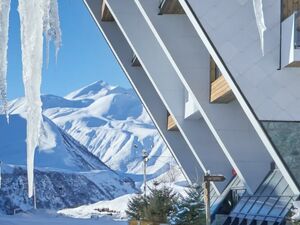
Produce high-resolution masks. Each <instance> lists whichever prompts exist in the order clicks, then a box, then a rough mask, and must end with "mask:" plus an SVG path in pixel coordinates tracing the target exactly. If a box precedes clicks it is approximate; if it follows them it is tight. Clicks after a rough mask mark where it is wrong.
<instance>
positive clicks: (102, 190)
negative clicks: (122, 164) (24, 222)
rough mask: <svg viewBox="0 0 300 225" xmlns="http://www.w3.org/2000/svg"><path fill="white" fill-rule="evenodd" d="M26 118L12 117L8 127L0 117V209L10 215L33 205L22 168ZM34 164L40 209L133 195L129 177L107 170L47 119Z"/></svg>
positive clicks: (131, 182)
mask: <svg viewBox="0 0 300 225" xmlns="http://www.w3.org/2000/svg"><path fill="white" fill-rule="evenodd" d="M24 114H25V113H23V115H19V114H14V115H11V117H10V124H7V123H6V117H5V115H1V116H0V136H1V142H0V160H1V161H2V162H4V166H2V170H1V174H0V175H1V177H2V182H1V183H2V185H1V188H0V211H3V212H4V213H8V214H11V213H13V210H14V209H16V208H21V209H22V210H27V209H29V208H31V207H32V199H29V198H28V196H27V176H26V167H25V166H24V165H26V142H25V139H26V120H25V119H24V118H23V117H22V116H24ZM8 164H12V165H8ZM35 165H36V168H37V169H36V171H35V183H36V193H37V206H38V208H46V209H61V208H66V207H75V206H79V205H82V204H90V203H94V202H97V201H100V200H108V199H114V198H116V197H118V196H121V195H124V194H128V193H134V192H136V191H137V189H136V188H135V185H134V182H133V181H132V180H131V179H129V178H128V177H125V176H123V175H119V174H118V173H116V172H115V171H113V170H111V169H110V168H109V167H107V166H106V165H105V164H104V163H103V162H101V160H99V159H98V158H97V157H95V156H94V155H93V154H91V153H90V152H89V151H88V150H87V149H86V148H85V147H84V146H82V145H81V144H80V143H78V142H77V141H76V140H74V138H72V137H71V136H70V135H68V134H66V133H65V132H64V131H62V130H61V129H60V128H58V127H57V126H56V125H55V124H54V123H53V122H52V121H51V120H50V119H48V118H47V117H44V122H43V127H42V134H41V137H40V147H39V149H38V150H37V151H36V157H35ZM87 190H88V191H87Z"/></svg>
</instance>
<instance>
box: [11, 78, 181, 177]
mask: <svg viewBox="0 0 300 225" xmlns="http://www.w3.org/2000/svg"><path fill="white" fill-rule="evenodd" d="M42 100H43V113H44V115H45V116H47V117H48V118H49V119H51V120H52V121H53V122H54V123H55V124H56V125H58V126H59V127H60V128H61V129H62V130H63V131H65V132H66V133H68V134H69V135H70V136H72V137H73V138H74V139H75V140H77V141H78V142H79V143H80V144H82V145H83V146H85V147H86V148H87V149H88V150H89V151H90V152H91V153H92V154H93V155H95V156H97V157H98V158H99V159H100V160H102V161H103V162H104V163H105V164H106V165H108V166H109V167H110V168H112V169H113V170H117V171H119V172H122V173H127V174H141V173H142V171H143V170H142V168H143V164H142V157H141V154H142V150H143V149H144V150H146V151H147V152H148V153H149V161H148V173H149V174H150V176H152V177H156V176H159V175H161V174H162V173H164V172H166V171H168V170H169V169H170V167H172V166H175V165H176V164H175V162H174V160H173V158H172V156H171V154H170V152H169V151H168V149H167V148H166V145H165V144H164V142H163V140H162V138H161V137H160V135H159V134H158V132H157V130H156V128H155V126H154V125H153V123H152V121H151V120H150V118H149V116H148V114H147V113H146V111H145V109H144V108H143V106H142V104H141V102H140V101H139V99H138V97H137V96H136V94H135V93H134V91H133V90H132V89H124V88H122V87H119V86H111V85H109V84H107V83H105V82H103V81H98V82H95V83H93V84H91V85H88V86H86V87H83V88H81V89H79V90H76V91H74V92H72V93H70V94H68V95H67V96H66V97H65V98H63V97H58V96H54V95H44V96H42ZM24 111H25V109H24V100H23V99H22V98H21V99H16V100H15V101H13V102H12V103H11V104H10V113H22V112H24Z"/></svg>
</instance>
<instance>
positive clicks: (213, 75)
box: [210, 58, 234, 103]
mask: <svg viewBox="0 0 300 225" xmlns="http://www.w3.org/2000/svg"><path fill="white" fill-rule="evenodd" d="M210 80H211V84H210V102H211V103H228V102H231V101H232V100H234V94H233V92H232V90H231V88H230V87H229V85H228V83H227V82H226V80H225V78H224V76H223V75H222V73H221V71H220V70H219V68H218V67H217V65H216V63H215V61H214V60H213V59H212V58H211V59H210Z"/></svg>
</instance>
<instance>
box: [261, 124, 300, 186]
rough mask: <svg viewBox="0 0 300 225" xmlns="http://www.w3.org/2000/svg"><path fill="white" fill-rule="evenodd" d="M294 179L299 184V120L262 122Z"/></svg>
mask: <svg viewBox="0 0 300 225" xmlns="http://www.w3.org/2000/svg"><path fill="white" fill-rule="evenodd" d="M263 126H264V128H265V130H266V132H267V133H268V135H269V136H270V138H271V141H272V142H273V144H274V145H275V147H276V149H277V151H278V153H279V154H280V156H281V158H282V159H283V161H284V162H285V164H286V166H287V168H288V169H289V171H290V172H291V174H292V175H293V177H294V179H295V180H296V182H297V183H298V184H300V122H263Z"/></svg>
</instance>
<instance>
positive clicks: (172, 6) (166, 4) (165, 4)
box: [159, 0, 185, 15]
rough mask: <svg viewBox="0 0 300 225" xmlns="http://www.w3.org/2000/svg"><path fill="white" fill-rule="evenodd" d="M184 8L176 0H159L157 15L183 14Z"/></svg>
mask: <svg viewBox="0 0 300 225" xmlns="http://www.w3.org/2000/svg"><path fill="white" fill-rule="evenodd" d="M184 13H185V12H184V10H183V8H182V6H181V5H180V3H179V1H178V0H161V1H160V4H159V15H162V14H184Z"/></svg>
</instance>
